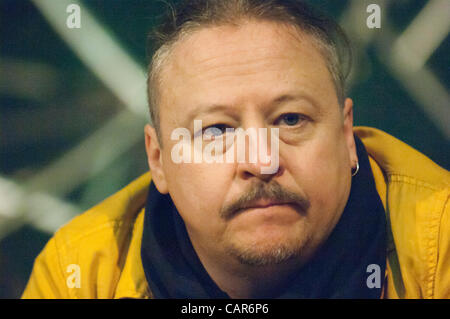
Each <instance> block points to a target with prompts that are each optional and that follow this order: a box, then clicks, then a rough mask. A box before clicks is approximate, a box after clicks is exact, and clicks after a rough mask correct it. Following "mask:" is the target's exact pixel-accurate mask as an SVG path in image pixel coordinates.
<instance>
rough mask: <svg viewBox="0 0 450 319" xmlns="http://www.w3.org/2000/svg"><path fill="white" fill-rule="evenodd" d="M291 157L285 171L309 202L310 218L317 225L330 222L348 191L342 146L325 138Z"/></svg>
mask: <svg viewBox="0 0 450 319" xmlns="http://www.w3.org/2000/svg"><path fill="white" fill-rule="evenodd" d="M293 152H295V153H296V155H297V156H295V157H294V156H293ZM288 154H289V152H288ZM290 154H291V155H290V156H289V158H290V160H289V161H288V163H290V164H288V167H287V170H288V171H290V172H291V174H292V175H293V178H294V180H295V182H296V183H297V185H298V187H299V188H300V189H302V190H303V191H304V192H305V194H306V195H307V196H308V198H309V200H310V201H311V212H312V213H313V216H311V218H313V219H315V221H316V222H318V221H321V222H323V221H325V220H324V219H331V218H332V216H333V215H334V214H335V213H336V212H337V211H338V210H340V209H341V208H342V204H343V203H344V202H345V201H346V196H347V193H348V190H349V182H350V179H349V176H347V175H348V174H347V173H349V171H348V172H347V166H348V164H347V162H348V154H347V152H346V149H345V144H344V143H343V141H342V140H341V139H337V138H334V139H333V138H332V137H326V136H324V137H323V138H320V139H315V140H312V141H310V142H308V143H305V144H304V145H302V146H301V147H298V148H297V149H296V150H295V151H292V152H291V153H290ZM293 159H295V160H293Z"/></svg>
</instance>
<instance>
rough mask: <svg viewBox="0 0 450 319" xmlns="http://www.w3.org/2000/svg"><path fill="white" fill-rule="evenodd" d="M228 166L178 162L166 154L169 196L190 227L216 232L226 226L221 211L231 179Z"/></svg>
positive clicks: (194, 229)
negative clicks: (220, 215)
mask: <svg viewBox="0 0 450 319" xmlns="http://www.w3.org/2000/svg"><path fill="white" fill-rule="evenodd" d="M229 169H230V168H229V167H227V165H224V164H207V163H180V164H176V163H174V162H173V161H171V158H170V155H169V157H168V158H164V172H165V175H166V180H167V185H168V188H169V193H170V196H171V198H172V200H173V202H174V204H175V206H176V207H177V209H178V211H179V213H180V215H181V216H182V218H183V220H184V221H185V223H186V226H187V227H188V228H189V230H190V231H193V232H196V233H200V232H205V231H207V232H217V231H219V230H220V229H221V227H223V226H222V221H221V219H220V217H219V211H220V209H221V207H222V203H223V202H224V199H225V197H226V194H227V190H228V189H229V188H230V183H231V180H232V175H230V173H229ZM206 225H207V226H206Z"/></svg>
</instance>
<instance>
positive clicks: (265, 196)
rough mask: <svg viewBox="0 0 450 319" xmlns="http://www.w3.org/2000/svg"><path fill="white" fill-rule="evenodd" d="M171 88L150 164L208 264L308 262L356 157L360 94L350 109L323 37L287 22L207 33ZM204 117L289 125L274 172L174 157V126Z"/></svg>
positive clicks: (186, 45)
mask: <svg viewBox="0 0 450 319" xmlns="http://www.w3.org/2000/svg"><path fill="white" fill-rule="evenodd" d="M160 90H161V91H160V92H161V101H160V125H161V138H162V143H163V147H162V148H160V147H159V144H158V142H157V139H156V135H155V133H154V130H153V129H151V128H150V127H147V128H146V137H147V138H146V141H147V151H148V154H149V164H150V167H151V171H152V175H153V179H154V182H155V184H156V186H157V188H158V189H159V191H160V192H162V193H167V192H168V193H170V196H171V198H172V199H173V201H174V203H175V205H176V207H177V209H178V211H179V213H180V215H181V217H182V218H183V220H184V222H185V224H186V227H187V230H188V233H189V236H190V238H191V241H192V243H193V245H194V248H195V249H196V251H197V253H198V254H199V257H200V259H201V260H202V261H206V260H208V259H211V260H219V261H222V262H224V263H230V264H232V263H236V264H241V265H242V264H244V265H245V264H247V265H269V264H274V263H279V262H282V261H284V260H292V259H297V260H301V261H302V262H303V261H305V260H306V259H308V258H309V257H310V255H311V254H313V253H314V251H315V250H316V249H317V248H318V247H319V246H320V244H321V243H322V242H323V241H324V240H325V239H326V238H327V236H328V235H329V233H330V232H331V230H332V229H333V227H334V226H335V224H336V223H337V221H338V219H339V217H340V215H341V213H342V211H343V209H344V207H345V204H346V202H347V199H348V195H349V191H350V184H351V167H352V163H354V162H356V153H355V146H354V140H353V133H352V121H353V118H352V104H351V100H349V99H347V100H346V106H345V108H344V110H342V109H341V108H340V106H339V105H338V101H337V96H336V91H335V88H334V85H333V81H332V77H331V75H330V73H329V71H328V69H327V66H326V63H325V60H324V58H323V56H322V55H321V54H320V52H319V50H318V49H317V47H316V45H315V44H314V42H313V41H312V39H311V38H310V37H309V36H308V35H306V34H299V33H298V32H297V33H296V31H294V30H293V29H292V28H289V27H286V26H283V25H279V24H275V23H263V22H249V23H246V24H244V25H242V26H240V27H236V26H220V27H210V28H205V29H201V30H199V31H196V32H194V33H193V34H191V35H189V36H188V37H187V38H185V39H183V40H181V41H180V42H178V43H177V44H176V46H175V47H174V51H173V54H172V55H171V57H170V58H169V60H168V63H167V64H166V65H165V66H164V68H163V72H162V84H161V88H160ZM194 120H202V123H203V127H204V128H206V127H209V126H214V125H215V126H216V127H218V128H219V129H222V130H223V129H224V128H225V127H229V128H235V129H236V128H238V127H240V128H242V129H244V130H246V129H248V128H267V129H271V128H278V129H279V131H278V132H279V154H278V156H279V168H278V170H277V171H276V172H275V173H274V174H262V173H261V167H262V166H263V164H261V163H260V162H257V163H250V162H249V161H246V162H245V163H240V162H234V163H206V162H202V163H179V164H177V163H174V161H173V160H172V156H171V151H172V148H173V146H174V145H175V144H177V143H178V142H179V141H178V140H171V133H172V132H173V130H174V129H176V128H180V127H184V128H187V129H189V130H190V132H191V135H192V136H193V135H194V133H196V132H194V122H193V121H194ZM193 141H194V137H193V138H192V143H191V144H192V145H191V147H192V150H193V149H194V142H193ZM204 144H208V143H207V142H204ZM269 146H270V144H269ZM233 147H234V146H233ZM272 155H273V154H272ZM278 199H279V200H278ZM281 199H282V200H281ZM236 203H237V204H236ZM230 207H231V208H232V209H231V210H230ZM239 208H241V209H239ZM230 257H231V258H230Z"/></svg>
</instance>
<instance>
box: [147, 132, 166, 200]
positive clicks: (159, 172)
mask: <svg viewBox="0 0 450 319" xmlns="http://www.w3.org/2000/svg"><path fill="white" fill-rule="evenodd" d="M144 132H145V150H146V151H147V161H148V166H149V168H150V172H151V174H152V179H153V182H154V183H155V186H156V188H157V189H158V191H159V192H160V193H162V194H167V193H168V192H169V190H168V188H167V182H166V176H165V174H164V170H163V163H162V154H161V147H160V145H159V141H158V136H157V135H156V130H155V128H154V127H152V126H150V124H147V125H146V126H145V129H144Z"/></svg>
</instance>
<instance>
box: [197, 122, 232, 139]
mask: <svg viewBox="0 0 450 319" xmlns="http://www.w3.org/2000/svg"><path fill="white" fill-rule="evenodd" d="M227 128H229V126H228V125H226V124H216V125H211V126H208V127H206V128H204V129H203V136H208V137H209V138H213V137H219V136H221V135H223V134H225V133H226V129H227Z"/></svg>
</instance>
